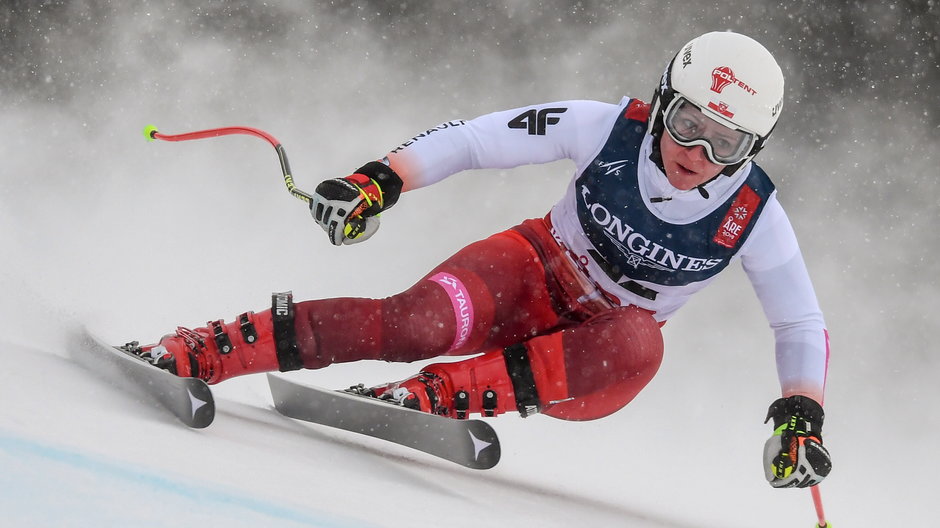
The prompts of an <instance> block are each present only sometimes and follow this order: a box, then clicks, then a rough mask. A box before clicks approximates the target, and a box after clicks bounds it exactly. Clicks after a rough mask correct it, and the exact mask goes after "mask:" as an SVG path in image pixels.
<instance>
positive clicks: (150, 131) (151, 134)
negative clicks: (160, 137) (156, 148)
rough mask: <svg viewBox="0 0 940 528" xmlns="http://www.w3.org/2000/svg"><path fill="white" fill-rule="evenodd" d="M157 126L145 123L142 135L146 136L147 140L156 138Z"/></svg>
mask: <svg viewBox="0 0 940 528" xmlns="http://www.w3.org/2000/svg"><path fill="white" fill-rule="evenodd" d="M156 135H157V127H155V126H153V125H147V126H145V127H144V137H145V138H147V141H153V140H154V139H156Z"/></svg>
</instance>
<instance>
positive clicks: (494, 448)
mask: <svg viewBox="0 0 940 528" xmlns="http://www.w3.org/2000/svg"><path fill="white" fill-rule="evenodd" d="M268 384H269V385H270V387H271V395H272V396H273V398H274V407H275V408H276V409H277V411H278V412H280V413H281V414H283V415H285V416H288V417H290V418H295V419H297V420H304V421H307V422H313V423H316V424H320V425H325V426H327V427H333V428H336V429H342V430H345V431H351V432H354V433H359V434H363V435H367V436H371V437H373V438H379V439H382V440H387V441H389V442H393V443H396V444H399V445H403V446H405V447H410V448H412V449H417V450H418V451H423V452H425V453H427V454H429V455H434V456H436V457H440V458H443V459H445V460H449V461H451V462H454V463H457V464H460V465H462V466H466V467H468V468H472V469H489V468H491V467H493V466H495V465H496V463H497V462H499V456H500V447H499V438H497V436H496V431H494V430H493V428H492V427H491V426H490V425H489V424H488V423H486V422H484V421H482V420H455V419H452V418H445V417H443V416H435V415H433V414H427V413H423V412H420V411H415V410H412V409H408V408H405V407H401V406H398V405H395V404H391V403H387V402H383V401H380V400H377V399H374V398H370V397H368V396H360V395H356V394H351V393H347V392H341V391H333V390H327V389H322V388H319V387H312V386H309V385H301V384H298V383H295V382H292V381H289V380H287V379H284V378H282V377H280V376H274V375H271V374H268Z"/></svg>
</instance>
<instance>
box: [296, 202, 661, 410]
mask: <svg viewBox="0 0 940 528" xmlns="http://www.w3.org/2000/svg"><path fill="white" fill-rule="evenodd" d="M338 314H342V315H341V316H339V315H338ZM659 326H660V325H659V323H657V322H656V321H654V320H653V317H652V316H651V314H650V312H648V311H646V310H643V309H641V308H637V307H635V306H626V307H619V306H616V305H614V304H613V303H611V302H610V301H609V300H608V299H607V298H606V297H604V295H603V294H601V292H599V291H598V290H597V289H596V288H594V287H593V286H592V285H591V283H590V282H588V281H586V280H585V279H584V278H583V276H582V275H581V274H579V273H578V272H577V270H576V268H575V266H574V265H573V263H572V261H571V260H570V259H569V257H568V256H566V254H565V252H564V250H563V249H562V246H560V245H559V243H558V242H556V241H555V240H554V239H553V238H552V235H551V226H550V225H549V223H548V220H547V219H534V220H527V221H525V222H523V223H522V224H521V225H518V226H516V227H514V228H512V229H509V230H507V231H504V232H502V233H497V234H495V235H493V236H491V237H489V238H487V239H485V240H481V241H479V242H475V243H473V244H470V245H469V246H467V247H465V248H464V249H462V250H460V251H459V252H457V253H456V254H455V255H453V256H452V257H450V258H448V259H447V260H445V261H444V262H443V263H441V264H440V265H439V266H437V267H436V268H434V269H433V270H432V271H431V272H430V273H429V274H427V275H426V276H425V277H424V278H422V279H421V280H420V281H418V283H417V284H415V285H414V286H412V287H411V288H409V289H408V290H406V291H404V292H403V293H400V294H398V295H394V296H392V297H389V298H386V299H359V298H339V299H325V300H315V301H306V302H301V303H298V304H297V305H296V320H295V328H296V332H297V341H298V345H299V348H300V355H301V359H302V361H303V365H304V367H305V368H322V367H325V366H327V365H330V364H332V363H342V362H349V361H357V360H361V359H378V360H385V361H400V362H410V361H417V360H422V359H429V358H433V357H437V356H441V355H463V354H475V353H479V352H490V353H498V354H502V350H503V348H505V347H507V346H510V345H514V344H518V343H524V345H525V347H526V350H527V352H528V355H529V360H530V362H531V365H532V370H533V375H534V378H535V381H536V384H537V386H538V388H539V392H540V397H541V399H542V401H543V402H546V403H548V402H556V403H554V404H550V405H548V406H547V407H545V408H543V411H542V412H543V413H545V414H549V415H551V416H555V417H559V418H565V419H572V420H585V419H594V418H600V417H603V416H606V415H608V414H610V413H612V412H614V411H616V410H617V409H620V408H621V407H623V406H624V405H626V404H627V403H628V402H629V401H630V400H632V399H633V397H634V396H636V394H637V393H638V392H639V391H640V390H641V389H642V388H643V387H644V386H646V384H647V383H649V381H650V380H651V379H652V378H653V375H654V374H655V373H656V371H657V369H658V368H659V365H660V363H661V360H662V354H663V341H662V335H661V333H660V330H659Z"/></svg>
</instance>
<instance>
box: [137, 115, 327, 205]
mask: <svg viewBox="0 0 940 528" xmlns="http://www.w3.org/2000/svg"><path fill="white" fill-rule="evenodd" d="M232 134H245V135H248V136H255V137H259V138H261V139H264V140H266V141H267V142H268V143H270V144H271V146H273V147H274V151H275V152H277V159H278V161H280V163H281V172H282V173H283V175H284V185H286V186H287V190H288V192H290V193H291V194H292V195H293V196H294V197H295V198H298V199H300V200H303V201H304V202H306V203H307V205H310V201H311V200H312V196H310V195H309V194H307V193H305V192H304V191H301V190H300V189H298V188H297V186H296V185H294V177H293V176H291V171H290V164H289V163H288V162H287V152H285V151H284V147H283V146H282V145H281V142H280V141H278V140H277V139H276V138H275V137H274V136H272V135H271V134H268V133H267V132H265V131H263V130H259V129H257V128H251V127H242V126H235V127H222V128H210V129H208V130H197V131H195V132H187V133H185V134H161V133H160V132H159V131H157V127H155V126H153V125H147V126H146V127H144V136H145V137H146V138H147V140H148V141H153V140H155V139H159V140H162V141H189V140H191V139H203V138H211V137H219V136H228V135H232Z"/></svg>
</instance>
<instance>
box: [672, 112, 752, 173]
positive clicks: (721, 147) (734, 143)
mask: <svg viewBox="0 0 940 528" xmlns="http://www.w3.org/2000/svg"><path fill="white" fill-rule="evenodd" d="M663 123H664V124H665V125H666V131H667V132H669V135H670V136H671V137H672V139H673V140H675V142H676V143H678V144H680V145H682V146H683V147H693V146H696V145H701V146H702V147H704V148H705V152H706V153H707V154H708V159H709V160H710V161H711V162H712V163H716V164H718V165H734V164H735V163H740V162H741V161H743V160H744V159H745V158H747V156H748V154H750V152H751V149H753V148H754V145H755V144H756V143H757V135H756V134H753V133H751V132H745V131H744V130H740V129H734V128H729V127H727V126H725V125H722V124H721V123H719V122H718V121H715V120H714V119H712V118H710V117H708V116H707V115H705V113H704V112H702V109H701V108H699V107H698V106H697V105H696V104H695V103H692V102H691V101H689V100H687V99H686V98H685V97H682V96H681V95H677V96H676V97H675V98H673V100H672V101H671V102H670V103H669V106H668V107H666V113H665V115H664V117H663Z"/></svg>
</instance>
